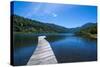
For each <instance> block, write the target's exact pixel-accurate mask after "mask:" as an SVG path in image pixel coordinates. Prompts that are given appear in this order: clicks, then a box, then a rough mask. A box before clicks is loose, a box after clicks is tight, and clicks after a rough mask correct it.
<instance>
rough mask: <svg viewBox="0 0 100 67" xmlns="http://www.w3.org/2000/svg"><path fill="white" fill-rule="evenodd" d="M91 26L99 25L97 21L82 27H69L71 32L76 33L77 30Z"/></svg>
mask: <svg viewBox="0 0 100 67" xmlns="http://www.w3.org/2000/svg"><path fill="white" fill-rule="evenodd" d="M90 27H97V23H86V24H84V25H82V26H80V27H76V28H69V32H72V33H75V32H78V31H80V30H82V29H86V28H90Z"/></svg>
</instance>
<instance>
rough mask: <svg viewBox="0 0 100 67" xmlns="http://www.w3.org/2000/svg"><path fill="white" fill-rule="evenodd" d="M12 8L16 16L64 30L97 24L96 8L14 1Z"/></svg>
mask: <svg viewBox="0 0 100 67" xmlns="http://www.w3.org/2000/svg"><path fill="white" fill-rule="evenodd" d="M13 7H14V8H13V10H14V12H13V13H14V14H16V15H19V16H23V17H25V18H30V19H33V20H38V21H42V22H44V23H53V24H57V25H60V26H64V27H66V28H74V27H79V26H82V25H83V24H86V23H88V22H93V23H96V22H97V7H96V6H83V5H71V4H53V3H39V2H22V1H15V2H14V5H13Z"/></svg>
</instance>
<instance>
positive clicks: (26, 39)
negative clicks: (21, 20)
mask: <svg viewBox="0 0 100 67" xmlns="http://www.w3.org/2000/svg"><path fill="white" fill-rule="evenodd" d="M37 41H38V38H37V36H31V35H22V34H14V36H13V44H14V47H15V48H16V47H23V46H30V45H36V44H37Z"/></svg>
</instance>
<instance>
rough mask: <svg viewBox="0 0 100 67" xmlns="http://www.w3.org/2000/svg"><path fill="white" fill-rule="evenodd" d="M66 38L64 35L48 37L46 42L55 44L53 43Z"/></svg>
mask: <svg viewBox="0 0 100 67" xmlns="http://www.w3.org/2000/svg"><path fill="white" fill-rule="evenodd" d="M64 38H66V36H65V35H48V36H47V38H46V40H48V41H49V42H55V41H59V40H62V39H64Z"/></svg>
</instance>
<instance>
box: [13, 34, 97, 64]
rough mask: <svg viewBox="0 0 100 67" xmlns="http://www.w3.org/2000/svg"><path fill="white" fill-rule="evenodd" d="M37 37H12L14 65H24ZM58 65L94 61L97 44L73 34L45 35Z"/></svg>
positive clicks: (35, 43)
mask: <svg viewBox="0 0 100 67" xmlns="http://www.w3.org/2000/svg"><path fill="white" fill-rule="evenodd" d="M38 36H39V35H33V34H27V35H26V34H24V35H16V36H14V37H16V38H14V39H15V40H14V65H26V64H27V62H28V60H29V58H30V57H31V55H32V54H33V52H34V50H35V49H36V46H37V40H38V39H37V37H38ZM46 36H47V38H46V39H47V40H48V41H49V43H50V44H51V47H52V49H53V51H54V53H55V56H56V58H57V60H58V63H66V62H77V61H95V60H96V56H97V42H96V40H90V39H86V38H82V37H78V36H75V35H74V34H59V35H58V34H54V35H53V34H51V35H50V34H46Z"/></svg>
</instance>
